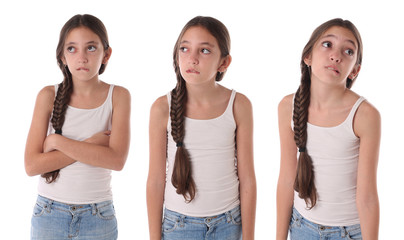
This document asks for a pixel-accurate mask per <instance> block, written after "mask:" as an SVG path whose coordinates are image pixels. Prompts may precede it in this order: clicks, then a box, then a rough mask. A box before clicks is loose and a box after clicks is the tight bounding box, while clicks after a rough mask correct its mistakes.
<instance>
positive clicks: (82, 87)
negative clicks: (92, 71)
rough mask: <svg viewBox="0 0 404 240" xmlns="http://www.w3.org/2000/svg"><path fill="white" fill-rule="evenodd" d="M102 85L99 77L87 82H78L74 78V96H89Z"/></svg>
mask: <svg viewBox="0 0 404 240" xmlns="http://www.w3.org/2000/svg"><path fill="white" fill-rule="evenodd" d="M101 85H102V82H101V81H100V80H99V79H98V75H97V76H95V77H94V78H92V79H89V80H86V81H83V80H77V79H75V78H74V77H73V94H77V95H89V94H91V92H93V91H94V90H96V89H98V88H99V87H100V86H101Z"/></svg>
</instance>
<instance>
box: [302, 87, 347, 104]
mask: <svg viewBox="0 0 404 240" xmlns="http://www.w3.org/2000/svg"><path fill="white" fill-rule="evenodd" d="M347 90H348V89H347V88H346V87H345V86H342V85H338V86H335V85H333V86H331V85H329V84H324V83H322V82H319V81H312V83H311V86H310V105H311V107H314V108H332V107H334V106H335V105H338V104H340V103H341V101H342V100H343V98H344V95H345V94H346V93H347Z"/></svg>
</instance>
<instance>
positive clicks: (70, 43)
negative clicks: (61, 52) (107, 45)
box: [65, 41, 99, 45]
mask: <svg viewBox="0 0 404 240" xmlns="http://www.w3.org/2000/svg"><path fill="white" fill-rule="evenodd" d="M75 44H77V42H68V43H66V44H65V45H75ZM85 44H87V45H88V44H95V45H97V44H99V42H97V41H89V42H86V43H85Z"/></svg>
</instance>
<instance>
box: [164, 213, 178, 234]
mask: <svg viewBox="0 0 404 240" xmlns="http://www.w3.org/2000/svg"><path fill="white" fill-rule="evenodd" d="M178 222H179V219H171V218H167V217H164V221H163V224H162V225H161V228H162V231H163V232H164V233H170V232H172V231H174V230H175V229H176V228H177V227H178Z"/></svg>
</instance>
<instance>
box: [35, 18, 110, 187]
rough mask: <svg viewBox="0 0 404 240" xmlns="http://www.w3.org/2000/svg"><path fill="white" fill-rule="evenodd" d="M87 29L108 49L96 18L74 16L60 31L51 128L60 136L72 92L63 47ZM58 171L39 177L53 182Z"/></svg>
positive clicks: (103, 67) (103, 33)
mask: <svg viewBox="0 0 404 240" xmlns="http://www.w3.org/2000/svg"><path fill="white" fill-rule="evenodd" d="M81 26H84V27H87V28H88V29H90V30H91V31H93V32H94V33H95V34H97V35H98V37H99V38H100V39H101V42H102V45H103V47H104V50H107V49H108V48H109V41H108V34H107V30H106V28H105V26H104V24H103V23H102V22H101V20H99V19H98V18H96V17H94V16H92V15H89V14H84V15H79V14H78V15H75V16H73V17H72V18H70V19H69V20H68V21H67V22H66V23H65V25H64V26H63V28H62V30H61V31H60V36H59V43H58V46H57V48H56V59H57V63H58V66H59V68H60V70H62V73H63V76H64V79H63V82H61V83H60V84H59V87H58V91H57V93H56V97H55V101H54V103H53V112H52V119H51V123H52V127H53V128H54V129H55V133H57V134H62V127H63V124H64V121H65V114H66V109H67V107H68V104H69V102H70V97H71V94H72V92H73V79H72V74H71V73H70V71H69V68H68V66H67V65H65V64H64V63H63V60H62V59H63V58H64V45H65V40H66V37H67V35H68V34H69V33H70V31H71V30H73V29H74V28H77V27H81ZM105 68H106V64H101V66H100V69H99V70H98V74H102V73H103V72H104V70H105ZM59 172H60V169H58V170H55V171H52V172H48V173H44V174H42V175H41V177H43V178H45V179H46V182H47V183H52V182H54V181H55V180H56V179H57V177H58V176H59Z"/></svg>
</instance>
